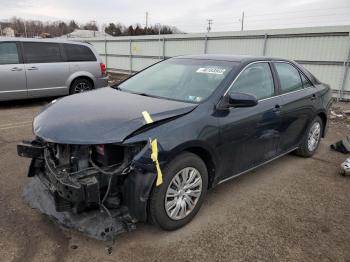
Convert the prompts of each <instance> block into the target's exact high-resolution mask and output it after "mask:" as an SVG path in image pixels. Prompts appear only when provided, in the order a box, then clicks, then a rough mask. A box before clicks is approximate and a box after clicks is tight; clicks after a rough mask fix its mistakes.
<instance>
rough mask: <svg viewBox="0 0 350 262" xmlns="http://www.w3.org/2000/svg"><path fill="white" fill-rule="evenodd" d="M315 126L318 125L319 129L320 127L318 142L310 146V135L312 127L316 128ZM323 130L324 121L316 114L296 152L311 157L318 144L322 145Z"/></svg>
mask: <svg viewBox="0 0 350 262" xmlns="http://www.w3.org/2000/svg"><path fill="white" fill-rule="evenodd" d="M315 126H318V129H319V131H318V139H317V141H316V144H313V146H312V147H310V146H309V136H310V133H311V132H312V129H313V128H315ZM322 130H323V122H322V120H321V118H320V117H319V116H316V117H315V118H314V120H313V121H312V122H311V123H310V125H309V126H308V128H307V129H306V132H305V134H304V137H303V139H302V141H301V144H300V147H299V149H297V150H296V151H295V154H296V155H298V156H301V157H311V156H312V155H313V154H314V153H315V152H316V150H317V148H318V146H319V145H320V141H321V136H322Z"/></svg>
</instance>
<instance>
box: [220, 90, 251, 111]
mask: <svg viewBox="0 0 350 262" xmlns="http://www.w3.org/2000/svg"><path fill="white" fill-rule="evenodd" d="M257 104H258V99H257V97H256V96H255V95H252V94H246V93H239V92H231V93H228V94H226V95H225V96H224V97H223V99H222V100H221V102H220V103H219V109H227V108H229V107H252V106H256V105H257Z"/></svg>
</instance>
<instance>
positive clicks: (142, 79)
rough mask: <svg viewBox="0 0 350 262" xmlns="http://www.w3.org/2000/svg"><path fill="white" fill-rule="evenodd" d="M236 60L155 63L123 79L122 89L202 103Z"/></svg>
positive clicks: (234, 64) (172, 60)
mask: <svg viewBox="0 0 350 262" xmlns="http://www.w3.org/2000/svg"><path fill="white" fill-rule="evenodd" d="M236 65H237V63H235V62H228V61H215V60H202V59H184V58H175V59H169V60H166V61H163V62H161V63H158V64H155V65H154V66H152V67H150V68H148V69H146V70H144V71H142V72H140V73H139V74H137V75H135V76H133V77H131V78H130V79H128V80H126V81H125V82H123V83H121V84H120V85H119V86H118V88H120V89H121V90H122V91H128V92H132V93H137V94H142V95H147V96H154V97H160V98H166V99H172V100H180V101H185V102H193V103H199V102H201V101H203V100H204V99H206V98H207V97H209V96H210V95H211V94H212V93H213V92H214V90H215V89H216V88H217V87H218V86H219V85H220V83H221V82H222V81H223V80H224V78H225V77H226V76H227V75H228V74H229V72H230V71H231V70H232V69H233V68H234V67H235V66H236Z"/></svg>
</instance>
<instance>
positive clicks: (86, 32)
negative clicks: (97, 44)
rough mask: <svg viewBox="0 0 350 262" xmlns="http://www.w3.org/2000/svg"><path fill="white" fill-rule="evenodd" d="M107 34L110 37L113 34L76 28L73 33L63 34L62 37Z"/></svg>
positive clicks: (89, 36) (88, 36) (100, 35)
mask: <svg viewBox="0 0 350 262" xmlns="http://www.w3.org/2000/svg"><path fill="white" fill-rule="evenodd" d="M105 36H107V37H110V36H111V35H109V34H107V33H105V32H101V31H93V30H81V29H75V30H74V31H73V32H72V33H69V34H66V35H63V36H61V38H94V37H105Z"/></svg>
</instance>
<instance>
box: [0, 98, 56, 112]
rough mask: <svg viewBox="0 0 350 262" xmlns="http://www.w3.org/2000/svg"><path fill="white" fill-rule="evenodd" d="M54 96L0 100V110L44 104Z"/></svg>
mask: <svg viewBox="0 0 350 262" xmlns="http://www.w3.org/2000/svg"><path fill="white" fill-rule="evenodd" d="M56 98H57V97H45V98H32V99H25V100H12V101H1V102H0V110H1V109H15V108H25V107H34V106H44V105H46V104H47V103H50V102H51V101H52V100H54V99H56Z"/></svg>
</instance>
